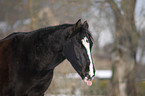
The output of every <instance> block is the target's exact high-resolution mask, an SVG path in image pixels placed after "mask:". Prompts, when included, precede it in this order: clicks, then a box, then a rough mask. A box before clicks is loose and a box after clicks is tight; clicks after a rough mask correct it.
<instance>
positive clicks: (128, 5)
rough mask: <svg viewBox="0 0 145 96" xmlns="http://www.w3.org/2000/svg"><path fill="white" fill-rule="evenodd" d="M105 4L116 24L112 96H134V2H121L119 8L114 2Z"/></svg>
mask: <svg viewBox="0 0 145 96" xmlns="http://www.w3.org/2000/svg"><path fill="white" fill-rule="evenodd" d="M107 2H108V3H109V4H110V7H111V8H112V10H113V12H114V15H115V23H116V24H115V25H116V26H115V28H116V40H115V49H116V50H115V51H114V64H113V78H112V88H113V91H112V92H113V93H112V96H136V88H135V66H136V48H137V42H138V35H137V31H136V27H135V21H134V9H135V3H136V0H122V2H121V8H119V7H118V6H117V4H116V3H115V2H114V0H107Z"/></svg>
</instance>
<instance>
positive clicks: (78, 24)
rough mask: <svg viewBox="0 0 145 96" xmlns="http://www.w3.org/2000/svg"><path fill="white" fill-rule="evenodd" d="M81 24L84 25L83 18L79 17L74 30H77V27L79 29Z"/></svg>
mask: <svg viewBox="0 0 145 96" xmlns="http://www.w3.org/2000/svg"><path fill="white" fill-rule="evenodd" d="M81 25H82V22H81V19H79V20H78V21H77V23H76V24H74V27H73V29H74V31H75V30H76V29H79V28H80V27H81Z"/></svg>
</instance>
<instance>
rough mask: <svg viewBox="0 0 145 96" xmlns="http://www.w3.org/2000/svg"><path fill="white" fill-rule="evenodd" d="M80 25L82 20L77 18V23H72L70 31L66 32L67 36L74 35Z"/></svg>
mask: <svg viewBox="0 0 145 96" xmlns="http://www.w3.org/2000/svg"><path fill="white" fill-rule="evenodd" d="M81 25H82V22H81V19H79V20H78V21H77V23H75V24H74V25H73V27H72V31H69V32H68V35H67V38H71V37H73V36H75V35H76V34H77V33H78V32H79V29H80V27H81Z"/></svg>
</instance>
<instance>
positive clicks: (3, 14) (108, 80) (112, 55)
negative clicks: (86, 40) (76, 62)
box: [0, 0, 145, 96]
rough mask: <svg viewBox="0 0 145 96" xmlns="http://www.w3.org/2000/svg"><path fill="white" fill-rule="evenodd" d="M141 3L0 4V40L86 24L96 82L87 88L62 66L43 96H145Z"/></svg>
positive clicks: (19, 0) (62, 0) (8, 0)
mask: <svg viewBox="0 0 145 96" xmlns="http://www.w3.org/2000/svg"><path fill="white" fill-rule="evenodd" d="M144 4H145V1H144V0H0V39H2V38H4V37H6V36H7V35H8V34H11V33H13V32H18V31H19V32H28V31H31V30H36V29H38V28H42V27H47V26H53V25H58V24H64V23H71V24H74V23H76V22H77V20H78V19H82V21H83V22H84V21H85V20H87V21H88V23H89V30H90V32H91V33H92V35H93V38H94V46H93V49H92V55H93V61H94V64H95V68H96V77H95V78H94V80H93V85H92V86H91V87H88V86H87V85H86V83H84V82H83V81H82V80H81V78H80V77H79V76H78V75H77V73H76V72H75V70H74V69H73V67H72V66H71V64H70V63H69V62H68V61H67V60H65V61H64V62H63V63H61V64H60V65H59V66H57V67H56V68H55V74H54V77H53V80H52V83H51V85H50V87H49V88H48V90H47V91H46V92H45V96H145V42H144V41H145V6H144Z"/></svg>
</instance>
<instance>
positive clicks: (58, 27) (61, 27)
mask: <svg viewBox="0 0 145 96" xmlns="http://www.w3.org/2000/svg"><path fill="white" fill-rule="evenodd" d="M73 25H74V24H62V25H56V26H48V27H44V28H40V29H37V30H34V31H32V32H36V31H47V30H48V31H50V30H51V31H50V33H52V32H53V31H55V30H58V29H60V30H61V29H65V28H67V27H72V26H73Z"/></svg>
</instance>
